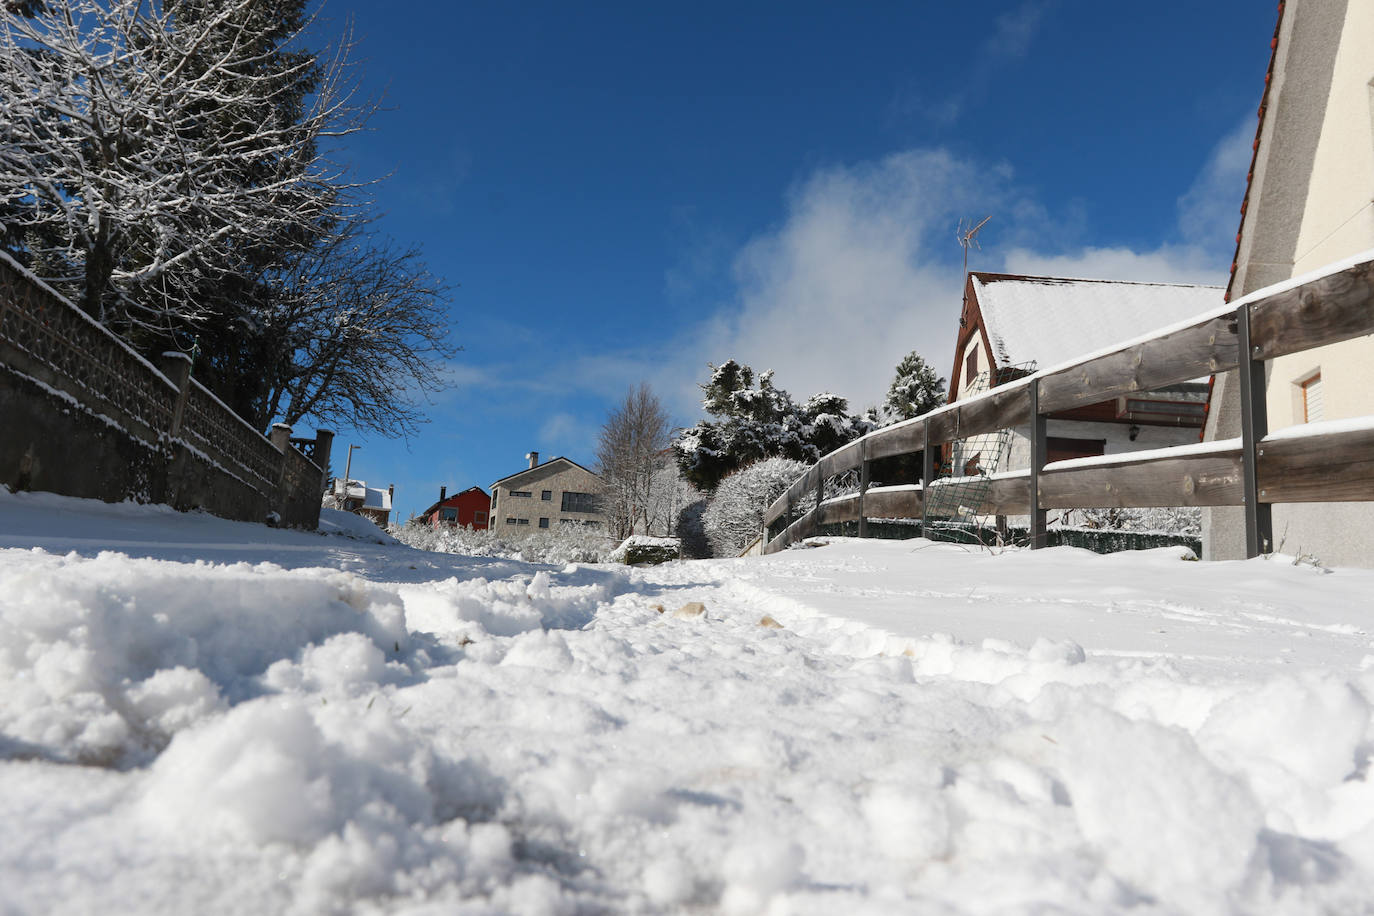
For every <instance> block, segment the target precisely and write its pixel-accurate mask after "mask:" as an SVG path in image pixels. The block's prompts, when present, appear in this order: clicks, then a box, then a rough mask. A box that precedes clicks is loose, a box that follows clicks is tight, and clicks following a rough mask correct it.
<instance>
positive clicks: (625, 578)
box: [0, 490, 1374, 916]
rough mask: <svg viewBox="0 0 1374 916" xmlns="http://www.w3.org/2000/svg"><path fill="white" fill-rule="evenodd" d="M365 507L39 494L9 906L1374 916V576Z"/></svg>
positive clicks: (28, 568)
mask: <svg viewBox="0 0 1374 916" xmlns="http://www.w3.org/2000/svg"><path fill="white" fill-rule="evenodd" d="M328 518H329V527H330V528H332V529H333V533H330V534H327V535H321V534H309V533H302V532H287V531H272V530H270V529H266V528H263V527H261V526H255V525H244V524H237V523H231V522H225V521H221V520H218V519H213V518H209V517H206V516H196V515H179V514H177V513H174V512H171V511H169V510H166V509H160V508H156V507H136V506H128V505H123V506H106V505H103V504H100V503H91V502H85V501H78V500H68V499H61V498H57V497H52V496H43V495H33V494H21V495H10V494H7V493H5V492H4V491H3V490H0V825H3V829H0V913H3V914H6V916H8V914H11V913H96V912H98V913H102V914H105V913H178V914H180V913H251V914H262V913H278V912H281V913H328V912H360V913H366V912H374V911H377V912H393V913H400V912H406V913H434V914H438V913H445V914H447V913H518V914H526V913H530V914H539V913H604V912H632V913H633V912H649V913H652V912H701V913H714V912H725V913H815V914H834V913H875V914H876V913H883V914H886V913H962V912H971V913H1031V912H1034V913H1045V912H1056V913H1059V912H1067V913H1102V912H1124V911H1132V912H1166V913H1189V914H1192V913H1256V912H1265V913H1268V912H1280V913H1312V912H1329V913H1342V914H1344V913H1357V912H1374V890H1372V889H1374V782H1371V775H1370V767H1369V757H1370V753H1371V750H1374V729H1372V728H1371V715H1370V711H1371V701H1374V635H1372V634H1374V623H1372V622H1371V613H1372V612H1374V573H1371V572H1368V571H1358V570H1335V571H1333V572H1327V571H1323V570H1320V569H1315V568H1313V567H1310V566H1306V565H1294V564H1293V563H1292V562H1290V561H1286V560H1283V559H1281V558H1274V559H1269V560H1254V561H1248V562H1244V563H1215V564H1201V563H1195V562H1188V561H1186V560H1185V559H1183V554H1182V552H1180V551H1175V550H1161V551H1152V552H1148V553H1142V554H1130V555H1127V554H1122V555H1117V556H1112V557H1099V556H1096V555H1093V554H1089V553H1085V552H1081V551H1076V550H1072V549H1067V548H1066V549H1055V550H1048V551H1041V552H1038V553H1030V552H1024V551H1007V552H1003V553H1000V554H990V553H987V552H977V551H972V550H968V549H965V548H962V547H957V546H952V545H934V544H931V543H929V542H926V541H907V542H857V541H852V540H836V541H832V542H830V543H827V544H824V545H823V546H818V547H814V548H806V549H796V550H791V551H787V552H784V553H782V554H779V555H776V556H771V557H765V558H751V559H747V560H721V561H700V562H681V563H673V564H668V565H665V566H661V567H654V568H644V569H624V568H618V567H612V566H568V567H565V568H557V567H543V566H535V565H531V564H526V563H521V562H515V561H510V560H501V559H492V558H484V559H478V558H469V557H458V556H451V555H444V554H434V553H424V552H419V551H415V550H411V549H410V548H407V547H403V546H401V545H399V544H396V543H394V542H391V541H390V539H389V538H386V537H385V536H384V535H381V534H380V533H379V532H377V531H376V530H375V529H372V528H371V526H370V525H368V524H367V523H366V522H361V521H360V520H357V519H355V518H352V517H349V516H341V515H337V514H332V513H331V514H329V516H328ZM350 534H352V535H354V536H352V537H350V536H349V535H350ZM691 602H700V603H701V605H704V608H705V611H704V613H702V614H698V615H692V614H691V613H690V612H691V610H694V608H688V609H687V610H686V611H684V612H682V613H679V609H680V608H683V606H684V605H689V604H690V603H691Z"/></svg>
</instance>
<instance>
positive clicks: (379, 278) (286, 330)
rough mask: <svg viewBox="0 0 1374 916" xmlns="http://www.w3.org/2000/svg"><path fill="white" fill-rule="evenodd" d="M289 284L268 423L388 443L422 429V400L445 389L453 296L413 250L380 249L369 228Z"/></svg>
mask: <svg viewBox="0 0 1374 916" xmlns="http://www.w3.org/2000/svg"><path fill="white" fill-rule="evenodd" d="M296 267H297V269H296V270H295V271H293V272H291V274H290V275H289V276H286V277H283V278H281V279H280V281H279V283H280V286H281V289H282V296H281V301H280V303H279V306H278V308H277V310H276V312H275V314H274V316H273V318H272V321H273V322H274V323H276V324H278V325H279V327H274V328H268V329H267V331H266V334H265V339H266V342H267V346H268V347H269V348H271V351H272V352H271V353H270V358H268V359H265V360H263V362H264V364H265V371H266V372H267V375H268V377H267V378H266V379H265V381H266V384H267V389H266V397H265V399H264V401H263V403H262V405H261V408H260V409H261V411H262V415H261V417H260V418H259V422H260V424H265V423H266V422H267V421H268V420H270V419H271V418H273V417H280V418H281V419H282V420H283V421H284V422H286V423H288V424H291V425H295V424H296V423H297V422H299V421H300V420H301V419H302V418H305V417H311V418H314V419H315V420H316V421H322V422H326V423H335V422H339V421H343V422H346V423H348V424H349V425H352V426H354V427H356V428H359V429H364V428H366V429H373V430H376V431H378V432H380V433H383V434H384V435H388V436H394V435H409V434H411V433H413V432H414V431H415V427H416V425H417V424H418V423H420V422H423V417H422V415H421V412H420V410H419V409H418V408H417V406H416V403H415V398H416V397H417V396H419V397H423V396H424V395H425V394H427V393H431V392H435V391H438V390H440V389H442V388H443V387H444V377H443V367H444V361H445V360H446V359H447V358H448V357H450V356H452V355H453V353H454V349H455V348H454V347H452V346H451V345H450V344H449V343H448V341H447V333H448V328H449V317H448V301H447V289H446V287H445V286H444V284H443V283H442V282H441V281H440V280H438V279H437V278H436V277H434V276H433V275H432V274H430V272H429V271H428V269H427V268H426V267H425V264H424V262H423V261H421V260H420V258H419V253H418V252H417V251H416V250H414V249H395V248H392V247H391V246H390V245H388V244H386V243H384V242H378V241H377V240H375V239H374V238H372V237H371V235H370V234H368V233H367V231H366V230H365V228H364V227H361V226H354V227H350V228H349V229H348V230H346V231H342V232H340V233H338V234H337V235H336V236H335V237H333V238H332V239H331V240H330V243H329V244H328V245H325V246H321V247H320V248H319V249H317V250H314V251H311V252H309V253H308V254H307V255H306V256H305V257H303V258H301V259H300V261H299V262H298V264H297V265H296Z"/></svg>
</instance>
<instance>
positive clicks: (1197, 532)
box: [1059, 506, 1202, 537]
mask: <svg viewBox="0 0 1374 916" xmlns="http://www.w3.org/2000/svg"><path fill="white" fill-rule="evenodd" d="M1059 524H1060V527H1064V528H1091V529H1093V530H1097V531H1141V532H1151V533H1160V534H1183V535H1188V536H1190V537H1200V536H1201V534H1202V510H1201V509H1199V508H1197V507H1189V506H1172V507H1168V508H1154V509H1070V510H1068V511H1067V512H1065V513H1064V515H1063V516H1062V517H1061V519H1060V522H1059Z"/></svg>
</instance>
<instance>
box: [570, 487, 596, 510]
mask: <svg viewBox="0 0 1374 916" xmlns="http://www.w3.org/2000/svg"><path fill="white" fill-rule="evenodd" d="M563 511H564V512H595V511H596V494H595V493H576V492H573V491H572V490H567V491H565V492H564V493H563Z"/></svg>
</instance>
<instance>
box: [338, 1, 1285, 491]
mask: <svg viewBox="0 0 1374 916" xmlns="http://www.w3.org/2000/svg"><path fill="white" fill-rule="evenodd" d="M324 15H325V16H326V17H327V19H328V23H327V27H328V28H329V29H331V30H335V31H337V30H339V29H342V28H343V27H344V26H345V25H346V24H348V23H351V24H352V26H353V28H354V30H355V37H356V38H357V40H358V42H359V45H360V47H359V55H358V56H359V57H360V58H361V59H362V60H363V68H364V69H363V72H364V83H365V86H366V88H367V89H368V91H370V92H373V93H375V94H382V93H384V94H385V98H384V105H385V107H386V110H385V111H383V112H381V113H379V114H378V115H377V116H376V118H375V119H374V121H373V123H372V128H373V129H372V130H371V131H370V132H369V133H367V134H366V135H364V136H361V137H356V138H353V139H352V140H351V141H350V142H349V144H348V147H347V149H346V150H345V159H346V160H347V161H348V162H349V163H350V164H351V165H352V166H353V167H354V168H355V169H356V171H357V172H358V173H359V174H360V175H363V176H380V175H389V176H390V177H389V178H388V179H387V180H386V181H385V182H383V183H382V184H381V185H380V186H379V187H378V188H377V189H376V198H377V201H378V204H379V206H380V208H381V210H382V211H383V212H384V214H385V215H384V217H383V219H382V222H381V228H382V229H383V231H385V232H386V233H388V234H390V235H391V236H392V237H393V238H395V239H396V240H397V241H398V242H400V243H402V244H406V245H410V244H418V245H421V246H423V248H424V252H425V257H426V260H427V261H428V263H429V265H430V267H431V269H432V270H433V271H434V272H435V273H436V274H438V275H439V276H441V277H443V278H445V279H446V280H447V281H448V282H449V283H450V284H451V285H452V286H453V297H452V302H453V304H452V333H453V339H454V341H455V342H456V343H457V344H459V345H460V346H462V347H463V348H464V349H463V352H461V353H460V354H458V356H457V358H456V359H455V360H454V361H453V363H452V365H451V366H450V367H449V372H448V377H449V379H450V380H451V382H452V387H451V389H450V390H448V391H447V392H445V393H443V394H442V395H440V396H438V397H436V398H434V399H433V402H432V403H431V404H429V405H428V407H427V412H428V415H429V417H430V418H431V422H430V423H429V424H428V425H427V426H425V427H424V428H423V429H422V431H421V432H420V434H419V435H418V436H416V437H414V438H412V439H411V440H410V441H409V442H403V441H394V442H393V441H387V440H385V439H382V438H380V437H378V436H376V435H375V434H366V433H359V432H356V431H353V430H349V429H339V439H338V444H337V446H336V451H335V456H336V457H335V469H334V470H335V472H336V473H340V474H341V473H342V472H343V456H344V452H345V450H346V448H347V445H348V444H349V443H350V442H352V443H358V444H361V446H362V449H361V451H357V452H355V453H354V462H353V476H355V477H361V478H363V479H366V480H367V481H368V483H369V484H371V485H381V486H385V485H386V484H388V483H395V484H396V487H397V493H396V503H397V508H398V509H399V510H400V515H401V516H402V517H405V516H408V515H409V514H410V513H412V512H416V511H419V510H420V509H423V508H424V507H425V506H426V505H428V504H429V503H430V502H432V501H433V500H434V498H435V497H436V496H437V491H438V488H439V486H440V484H444V485H447V486H448V488H449V491H450V492H453V491H455V490H462V489H464V488H466V487H468V486H472V485H479V486H482V487H484V488H485V487H486V486H487V485H489V484H490V483H491V482H492V481H493V480H495V479H497V478H499V477H502V476H505V475H506V474H509V473H512V472H514V471H516V470H519V469H520V468H521V467H522V466H523V457H522V456H523V455H524V454H525V453H526V452H528V451H530V450H532V449H533V450H537V451H539V452H541V453H542V454H543V455H544V456H546V457H551V456H554V455H567V456H568V457H570V458H572V459H574V460H576V461H579V462H582V463H586V464H589V463H590V462H591V461H592V455H593V450H594V447H595V437H596V432H597V429H598V428H599V426H600V424H601V422H602V421H603V419H604V417H605V415H606V412H607V410H608V408H609V407H610V406H611V405H612V404H613V403H615V402H616V401H617V400H618V399H619V398H620V397H622V396H623V395H624V393H625V391H626V389H627V388H629V387H630V386H631V385H633V384H636V383H638V382H639V381H641V380H644V381H648V382H649V383H650V384H651V385H653V387H654V388H655V390H656V391H657V393H658V394H659V396H660V397H661V398H662V399H663V401H664V403H665V404H666V405H667V406H668V407H669V409H670V411H671V412H672V414H673V416H674V418H675V420H676V422H677V423H679V424H681V425H687V424H690V423H691V422H694V421H695V420H696V419H697V418H698V416H699V407H698V395H699V392H698V390H697V388H696V385H697V384H699V383H701V382H702V381H704V380H705V376H706V372H707V369H706V364H707V363H708V362H715V363H719V362H721V361H723V360H725V359H727V358H735V359H738V360H740V361H743V362H746V363H749V364H750V365H752V366H754V367H755V368H756V369H759V370H763V369H768V368H772V369H775V370H776V373H777V375H776V380H777V382H778V384H779V385H781V386H782V387H784V388H786V389H787V390H789V391H790V392H792V394H793V395H794V396H796V397H798V398H799V399H801V398H805V397H807V396H809V395H811V394H814V393H816V392H818V391H822V390H829V391H834V392H836V393H838V394H841V395H844V396H846V397H848V398H849V399H850V402H851V407H852V408H856V409H857V408H861V407H864V406H867V405H869V404H876V403H878V401H879V400H880V399H881V397H882V394H883V392H884V391H885V389H886V386H887V383H888V381H889V380H890V377H891V373H892V369H893V367H894V366H895V365H896V363H897V361H898V360H899V359H900V358H901V357H902V356H903V355H904V354H905V353H906V352H908V351H910V350H913V349H915V350H918V351H920V352H921V354H922V355H923V356H925V357H926V359H927V360H929V361H930V362H932V364H933V365H934V366H935V367H936V368H937V370H938V371H939V372H940V373H941V374H942V375H948V374H949V371H950V365H951V364H952V361H953V346H954V333H955V328H956V324H957V321H958V313H959V288H960V282H961V276H962V274H961V266H960V250H959V246H958V245H957V243H956V242H955V230H956V226H957V224H958V222H959V220H960V218H966V217H971V218H981V217H983V216H985V215H988V214H991V215H992V220H991V221H990V222H989V223H988V225H987V227H986V228H985V229H984V230H983V233H982V235H981V239H982V243H983V245H982V250H981V251H976V252H974V253H973V257H972V260H971V266H973V267H975V268H978V269H984V270H1002V269H1006V270H1014V271H1020V272H1031V273H1049V274H1057V275H1068V276H1093V277H1111V278H1120V279H1139V280H1182V281H1196V282H1216V283H1222V282H1224V281H1225V277H1226V270H1227V267H1228V265H1229V263H1230V257H1231V253H1232V247H1233V240H1234V235H1235V232H1236V226H1237V224H1238V221H1239V216H1238V212H1237V211H1238V208H1239V205H1240V201H1241V197H1242V195H1243V193H1244V181H1245V171H1246V167H1247V165H1248V162H1249V150H1250V141H1251V140H1252V138H1253V136H1254V125H1255V109H1256V107H1257V106H1258V104H1259V97H1260V92H1261V89H1262V88H1263V78H1264V70H1265V66H1266V64H1267V61H1268V53H1269V47H1268V45H1269V37H1270V35H1271V34H1272V32H1273V26H1274V15H1275V13H1274V9H1273V8H1272V6H1270V5H1267V4H1266V5H1256V4H1253V3H1242V2H1239V0H1236V2H1230V0H1213V2H1207V3H1167V2H1166V3H1156V4H1133V3H1102V2H1098V0H1091V2H1090V0H1058V2H1054V0H1047V2H1022V3H1015V2H1012V3H980V4H963V3H961V4H951V3H938V4H937V3H918V2H907V3H894V4H880V3H854V4H845V5H843V7H842V6H841V5H840V4H835V3H789V4H781V3H766V4H765V3H758V4H748V3H738V2H736V3H696V4H690V5H688V4H673V5H669V4H654V3H624V4H567V3H547V4H541V3H511V2H502V3H495V2H493V3H470V4H451V3H446V2H429V0H417V2H412V3H410V4H408V5H407V6H406V12H405V15H404V17H398V15H397V8H396V7H395V5H394V4H382V3H377V2H372V0H330V2H329V3H328V4H327V5H326V7H325V9H324Z"/></svg>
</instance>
